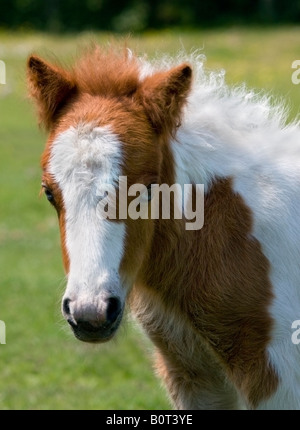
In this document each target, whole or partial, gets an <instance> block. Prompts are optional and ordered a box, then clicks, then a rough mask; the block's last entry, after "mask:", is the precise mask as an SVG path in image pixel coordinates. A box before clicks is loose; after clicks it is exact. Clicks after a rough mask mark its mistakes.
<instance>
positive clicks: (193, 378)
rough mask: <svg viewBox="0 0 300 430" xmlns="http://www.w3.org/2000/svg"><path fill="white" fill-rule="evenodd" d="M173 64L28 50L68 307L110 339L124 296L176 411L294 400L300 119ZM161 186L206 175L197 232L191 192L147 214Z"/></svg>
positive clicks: (84, 328)
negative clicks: (70, 59)
mask: <svg viewBox="0 0 300 430" xmlns="http://www.w3.org/2000/svg"><path fill="white" fill-rule="evenodd" d="M178 64H179V65H178ZM178 64H177V65H175V63H174V62H173V61H172V60H168V61H165V60H164V61H162V62H161V64H159V63H158V62H157V63H150V62H148V61H146V60H145V59H139V58H137V57H135V56H134V55H132V54H131V53H130V52H128V51H122V50H117V49H112V48H111V49H108V50H100V49H99V48H96V49H94V50H92V51H91V52H89V53H88V54H87V55H85V56H84V57H83V58H82V59H81V60H80V61H79V62H78V63H77V64H76V65H75V66H74V67H72V68H70V69H64V68H62V67H60V66H58V65H52V64H50V63H48V62H46V61H44V60H42V59H41V58H39V57H38V56H34V55H33V56H31V57H30V58H29V59H28V82H29V92H30V94H31V96H32V97H33V98H34V100H35V102H36V105H37V108H38V116H39V121H40V123H41V124H42V125H43V126H44V127H45V128H46V129H47V130H48V131H49V138H48V141H47V145H46V148H45V151H44V153H43V156H42V169H43V178H42V187H43V189H44V191H45V194H46V197H47V198H48V200H49V201H50V203H51V204H52V205H53V206H54V207H55V209H56V211H57V214H58V220H59V227H60V232H61V243H62V254H63V262H64V267H65V270H66V273H67V275H68V282H67V287H66V291H65V294H64V297H63V300H62V312H63V315H64V317H65V318H66V320H67V321H68V323H69V325H70V327H71V328H72V330H73V332H74V334H75V336H76V337H77V338H78V339H80V340H82V341H86V342H104V341H107V340H109V339H110V338H112V337H113V336H114V334H115V332H116V331H117V329H118V327H119V324H120V322H121V319H122V315H123V311H124V307H125V303H127V304H128V305H129V306H130V308H131V311H132V312H133V314H134V315H135V316H136V318H137V319H138V321H139V322H140V323H141V325H142V326H143V328H144V330H145V331H146V333H147V334H148V336H149V337H150V339H151V340H152V342H153V344H154V346H155V351H156V369H157V372H158V374H159V375H160V377H161V378H162V380H163V381H164V383H165V385H166V387H167V390H168V393H169V396H170V399H171V400H172V403H173V405H174V407H175V408H178V409H226V408H229V409H230V408H232V409H236V408H261V409H291V408H297V409H298V408H299V407H300V350H299V345H298V344H297V341H296V342H295V341H293V337H292V335H293V329H292V325H293V324H294V325H293V327H295V322H296V327H297V320H298V319H300V198H299V192H300V132H299V127H298V125H297V124H291V125H289V126H285V124H284V121H285V117H284V114H283V110H282V109H280V108H278V107H275V108H272V107H271V105H270V103H269V101H268V99H267V98H262V97H260V98H259V97H257V96H256V95H254V94H253V93H251V92H248V91H247V90H246V89H245V87H241V88H239V89H237V88H235V89H231V88H229V87H228V86H227V85H226V84H225V82H224V77H223V76H222V75H221V74H218V73H211V74H207V73H206V72H204V70H203V62H202V61H201V58H189V59H188V61H183V60H181V62H180V63H178ZM120 178H121V179H122V178H126V181H127V182H126V184H127V185H126V188H125V191H126V192H127V196H126V198H127V200H126V202H127V203H126V204H127V206H126V207H125V215H126V216H124V201H123V203H122V204H123V208H122V212H123V216H120V213H121V206H120V205H121V203H120V202H121V200H122V195H123V194H122V193H121V194H122V195H120V193H118V191H119V190H120V188H121V182H120ZM136 184H139V185H141V186H142V188H139V190H140V196H138V197H137V194H134V193H132V192H129V190H130V187H132V186H133V187H134V186H135V185H136ZM153 184H157V185H161V184H167V185H168V186H169V187H171V186H172V185H173V184H179V185H180V186H181V187H183V186H184V185H185V184H192V187H193V192H192V193H190V195H189V198H187V199H186V200H189V199H190V200H192V199H193V198H195V197H196V196H197V193H196V191H197V185H198V184H203V185H204V203H203V204H204V225H203V226H202V228H198V229H187V228H186V221H187V216H186V206H187V203H189V202H188V201H186V200H185V201H184V202H181V203H180V206H182V210H183V216H182V217H181V218H180V217H175V216H174V214H172V209H175V206H176V204H177V203H176V201H175V200H176V199H175V197H174V199H173V200H172V199H171V203H170V207H171V210H170V217H169V218H170V219H165V217H163V216H161V215H162V210H161V209H159V210H158V213H159V214H160V216H158V217H157V216H156V217H154V216H151V215H152V214H153V212H154V211H155V210H156V209H155V207H154V205H153V204H152V203H153V201H152V200H151V199H152V197H153V196H152V190H153V187H152V186H151V185H153ZM109 186H111V187H113V189H114V190H115V191H116V195H115V197H114V199H112V201H113V211H112V212H110V215H111V214H112V213H113V214H114V215H115V216H107V217H106V218H105V217H103V216H99V210H98V209H99V204H101V202H103V199H106V198H107V195H108V191H107V188H108V187H109ZM131 190H132V189H131ZM141 190H142V191H141ZM143 190H144V191H143ZM134 197H135V198H134ZM136 199H138V201H137V200H136ZM157 202H158V203H162V199H159V200H158V201H157ZM157 202H156V204H158V203H157ZM105 203H106V206H109V203H110V200H105ZM130 205H135V209H136V213H137V214H138V216H136V217H134V218H135V219H133V217H130V216H129V212H130V211H129V209H130ZM156 213H157V212H156ZM102 215H103V214H102ZM294 339H295V336H294ZM296 339H297V337H296Z"/></svg>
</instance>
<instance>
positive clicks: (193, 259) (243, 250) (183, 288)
mask: <svg viewBox="0 0 300 430" xmlns="http://www.w3.org/2000/svg"><path fill="white" fill-rule="evenodd" d="M204 216H205V221H204V227H203V228H202V229H201V230H199V231H196V232H188V231H185V230H184V224H182V229H181V235H180V237H178V231H177V234H176V235H177V240H174V234H172V233H173V232H174V229H173V227H172V225H173V224H174V223H172V222H169V223H167V222H165V224H164V225H165V229H164V231H163V234H161V233H162V230H161V231H160V234H157V235H156V237H155V239H154V240H153V244H154V245H153V247H152V249H151V252H150V254H149V258H148V260H147V263H146V264H145V265H144V267H143V272H142V273H140V278H141V282H142V283H143V284H144V285H147V286H148V287H150V288H152V289H155V290H156V292H157V293H158V294H159V295H160V296H161V297H162V299H163V301H164V303H165V305H166V306H167V307H168V308H173V309H174V310H175V311H176V312H177V313H178V315H180V312H181V313H183V314H184V315H188V318H189V321H190V323H191V325H192V326H193V327H194V328H196V329H197V331H198V332H199V333H200V334H201V335H202V336H203V337H204V338H205V339H206V340H207V341H208V343H209V344H210V345H211V347H212V348H213V350H214V351H215V353H216V354H217V356H218V357H219V360H220V361H221V363H222V365H223V366H224V369H225V371H226V373H227V375H228V376H229V377H230V379H231V380H232V382H233V383H234V384H235V385H236V386H237V387H238V389H239V390H240V391H241V392H242V394H243V395H244V396H245V398H246V399H247V400H248V402H249V405H250V406H251V407H255V406H256V405H257V404H258V403H259V402H260V401H261V400H263V399H266V398H268V397H269V396H270V395H271V394H272V393H273V392H274V390H275V389H276V387H277V384H278V377H277V375H276V374H275V371H274V369H273V368H272V367H271V365H270V364H269V362H268V357H267V346H268V344H269V341H270V336H271V329H272V318H271V316H270V314H269V306H270V304H271V300H272V297H273V296H272V285H271V282H270V279H269V262H268V260H267V258H266V257H265V256H264V254H263V252H262V249H261V246H260V243H259V242H258V241H257V240H256V239H255V238H254V237H252V236H251V231H252V214H251V212H250V210H249V208H248V207H247V206H246V205H245V203H244V201H243V200H242V198H241V197H240V196H239V195H238V194H235V193H234V192H233V189H232V183H231V180H230V179H222V180H217V181H216V182H215V183H214V184H213V185H212V187H211V189H210V190H209V192H208V194H207V195H206V198H205V212H204ZM176 225H177V226H178V223H177V224H176ZM168 229H169V231H168ZM171 229H172V231H171ZM169 237H170V238H171V239H168V238H169ZM183 256H185V259H184V261H183V258H184V257H183ZM178 342H180V340H178Z"/></svg>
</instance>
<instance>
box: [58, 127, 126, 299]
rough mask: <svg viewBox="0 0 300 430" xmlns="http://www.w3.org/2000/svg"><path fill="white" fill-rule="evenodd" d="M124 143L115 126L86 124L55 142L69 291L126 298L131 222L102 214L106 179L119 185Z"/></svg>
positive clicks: (75, 293) (70, 295) (68, 294)
mask: <svg viewBox="0 0 300 430" xmlns="http://www.w3.org/2000/svg"><path fill="white" fill-rule="evenodd" d="M121 156H122V154H121V143H120V141H119V139H118V136H116V135H115V134H113V133H112V132H111V131H110V129H109V127H93V125H91V124H81V125H79V126H77V127H76V128H75V127H70V128H69V129H68V130H66V131H65V132H63V133H61V134H60V135H59V136H58V137H57V138H56V140H55V141H54V143H53V146H52V151H51V158H50V163H49V172H50V173H51V174H52V175H53V177H54V179H55V181H56V182H57V183H58V185H59V187H60V189H61V192H62V196H63V201H64V206H65V213H66V220H65V223H66V248H67V251H68V254H69V260H70V270H69V275H68V285H67V289H66V294H65V295H66V296H68V297H69V298H70V299H73V298H76V297H78V296H81V297H83V296H87V297H88V296H89V297H90V296H91V295H98V294H100V293H101V290H102V289H103V287H104V288H105V290H106V292H109V293H111V294H114V293H115V294H117V295H118V296H119V297H120V298H121V297H122V296H123V298H124V297H125V294H126V293H125V291H122V288H121V282H120V279H119V266H120V262H121V259H122V256H123V246H124V237H125V225H124V223H123V222H112V221H108V220H103V219H99V216H97V204H98V202H99V190H101V185H102V184H116V183H117V181H118V178H119V175H120V174H121V171H120V163H121Z"/></svg>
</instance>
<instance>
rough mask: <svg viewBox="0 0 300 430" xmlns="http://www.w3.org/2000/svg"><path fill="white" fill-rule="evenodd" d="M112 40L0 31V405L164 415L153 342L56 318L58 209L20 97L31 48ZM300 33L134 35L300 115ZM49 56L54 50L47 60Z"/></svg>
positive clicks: (126, 329)
mask: <svg viewBox="0 0 300 430" xmlns="http://www.w3.org/2000/svg"><path fill="white" fill-rule="evenodd" d="M110 38H111V35H109V34H87V33H85V34H79V35H73V36H64V37H62V36H61V37H58V36H50V35H45V34H12V33H5V32H2V33H0V59H1V60H3V61H5V63H6V79H7V83H6V85H0V187H1V188H0V197H1V200H0V320H3V321H4V322H5V324H6V344H5V345H3V344H0V409H156V410H158V409H168V408H169V407H170V405H169V403H168V401H167V399H166V396H165V393H164V390H163V389H162V388H161V386H160V383H159V381H158V380H157V379H156V378H155V376H154V375H153V372H152V367H151V346H150V344H149V343H148V341H147V340H146V339H145V338H144V337H143V336H142V334H141V333H140V332H139V329H137V328H136V327H135V326H134V325H133V323H132V321H131V319H130V318H129V317H128V318H127V321H126V322H125V324H124V325H123V327H122V328H121V330H120V332H119V334H118V336H117V337H116V339H115V340H114V341H112V342H111V343H109V344H105V345H100V346H97V347H92V346H88V345H85V344H82V343H80V342H78V341H76V340H75V338H73V336H72V335H71V333H70V332H69V329H68V328H67V327H66V323H65V322H64V321H63V319H62V317H61V315H60V299H61V295H62V293H63V290H64V286H65V279H64V273H63V269H62V264H61V255H60V244H59V235H58V226H57V222H56V215H55V212H54V210H51V207H49V205H48V204H47V202H46V201H45V199H40V198H39V189H40V168H39V158H40V154H41V151H42V148H43V145H44V142H45V135H44V133H43V132H42V131H40V130H39V129H38V128H37V126H36V123H35V118H34V110H33V108H32V106H31V105H30V103H29V102H28V101H27V99H26V91H25V62H26V58H27V56H28V54H29V53H30V52H32V51H35V52H38V53H40V54H41V55H46V56H49V55H50V53H54V54H55V55H56V56H57V57H58V58H59V59H63V60H64V61H65V62H66V63H67V62H69V61H70V60H71V58H72V57H73V56H75V55H76V52H77V49H78V46H79V47H82V46H84V45H85V44H86V43H88V42H89V41H90V40H91V39H94V40H96V41H98V42H99V43H102V42H106V41H107V40H109V39H110ZM299 40H300V28H295V27H293V28H278V29H272V28H269V29H265V30H263V29H238V28H236V29H226V30H214V31H203V32H201V31H199V32H193V33H191V32H189V33H179V32H171V31H166V32H164V33H151V34H150V33H149V34H145V35H144V36H141V37H132V40H131V45H132V46H133V48H134V49H136V51H137V52H140V53H142V52H147V53H148V54H149V56H152V55H155V53H156V52H157V53H159V52H164V53H165V52H167V53H170V54H175V53H176V52H177V51H178V50H181V49H182V48H184V49H185V50H187V51H190V50H194V49H196V48H201V49H202V48H203V53H205V55H206V56H207V68H209V69H213V68H224V69H225V70H226V71H227V73H226V76H227V81H228V82H229V83H232V84H236V83H240V82H242V81H245V82H246V83H247V84H248V85H249V86H250V87H254V88H256V89H258V90H261V89H266V90H267V91H270V92H272V94H274V95H275V96H276V97H279V98H281V97H283V98H286V99H287V101H288V103H290V105H291V114H290V115H291V117H294V116H295V115H296V114H297V113H298V112H299V104H300V85H298V86H297V85H294V84H293V83H292V81H291V75H292V72H293V70H292V69H291V64H292V62H293V61H294V60H296V59H300V44H299ZM51 55H52V54H51Z"/></svg>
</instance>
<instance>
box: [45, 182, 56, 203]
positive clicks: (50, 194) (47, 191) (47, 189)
mask: <svg viewBox="0 0 300 430" xmlns="http://www.w3.org/2000/svg"><path fill="white" fill-rule="evenodd" d="M42 187H43V188H44V193H45V196H46V197H47V200H48V201H49V202H50V203H52V204H53V203H54V197H53V194H52V192H51V191H50V190H49V188H47V187H46V185H44V184H42Z"/></svg>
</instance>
